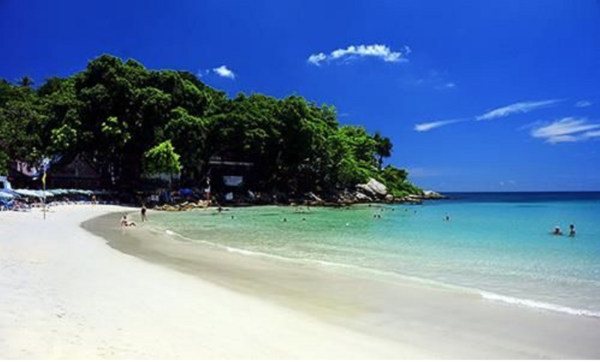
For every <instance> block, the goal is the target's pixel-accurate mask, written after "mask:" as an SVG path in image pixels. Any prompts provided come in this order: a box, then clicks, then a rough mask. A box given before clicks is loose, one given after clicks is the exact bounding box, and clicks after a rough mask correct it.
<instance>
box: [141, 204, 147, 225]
mask: <svg viewBox="0 0 600 362" xmlns="http://www.w3.org/2000/svg"><path fill="white" fill-rule="evenodd" d="M146 211H147V209H146V204H142V211H141V212H142V222H146V221H147V220H148V218H147V217H146Z"/></svg>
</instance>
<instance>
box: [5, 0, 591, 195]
mask: <svg viewBox="0 0 600 362" xmlns="http://www.w3.org/2000/svg"><path fill="white" fill-rule="evenodd" d="M0 17H1V21H0V77H2V78H6V79H8V80H11V81H14V80H16V79H18V78H20V77H21V76H24V75H29V76H31V77H33V78H34V79H35V80H36V81H37V82H42V81H43V79H45V78H47V77H49V76H53V75H59V76H67V75H70V74H72V73H74V72H77V71H79V70H81V69H83V68H84V67H85V64H86V62H87V61H88V60H90V59H92V58H94V57H96V56H98V55H100V54H102V53H111V54H114V55H117V56H120V57H123V58H135V59H137V60H139V61H141V62H142V63H143V64H144V65H146V66H147V67H149V68H160V69H163V68H170V69H186V70H190V71H193V72H195V73H197V74H199V75H201V76H202V80H203V81H204V82H206V83H208V84H210V85H211V86H214V87H216V88H220V89H223V90H225V91H227V92H228V93H229V94H231V95H234V94H236V93H237V92H260V93H265V94H269V95H274V96H277V97H283V96H286V95H290V94H300V95H303V96H305V97H307V98H308V99H310V100H312V101H315V102H317V103H327V104H333V105H335V106H336V107H337V109H338V112H339V119H340V121H341V122H342V123H344V124H362V125H365V126H366V127H367V129H368V130H369V131H371V132H374V131H381V132H382V133H384V134H385V135H388V136H389V137H390V138H392V140H393V142H394V145H395V147H394V156H393V157H392V158H391V159H390V160H389V161H390V162H391V163H394V164H396V165H399V166H402V167H407V168H408V169H409V170H410V171H411V175H412V176H411V178H412V179H413V180H414V181H415V182H416V183H417V184H419V185H422V186H424V187H425V188H432V189H437V190H442V191H465V190H474V191H517V190H600V1H597V0H563V1H554V0H527V1H517V0H502V1H492V0H490V1H478V0H472V1H467V0H455V1H441V0H440V1H423V0H420V1H410V2H409V1H324V0H321V1H312V0H308V1H227V0H220V1H160V2H159V1H123V0H121V1H114V0H104V1H28V0H18V1H17V0H0Z"/></svg>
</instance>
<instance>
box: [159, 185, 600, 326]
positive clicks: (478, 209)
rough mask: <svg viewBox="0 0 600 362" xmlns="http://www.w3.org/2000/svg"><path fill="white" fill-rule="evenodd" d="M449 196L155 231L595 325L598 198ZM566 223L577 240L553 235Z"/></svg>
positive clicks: (165, 220)
mask: <svg viewBox="0 0 600 362" xmlns="http://www.w3.org/2000/svg"><path fill="white" fill-rule="evenodd" d="M454 196H456V197H457V199H454V200H445V201H434V202H428V203H425V204H424V205H422V206H406V205H372V206H371V207H369V206H367V205H361V206H354V207H351V208H349V209H346V208H343V209H333V208H310V210H307V209H306V208H300V209H296V208H294V207H276V206H266V207H253V208H235V209H232V210H229V211H225V212H223V213H221V214H219V213H217V212H210V211H209V212H207V211H193V212H185V213H158V214H153V215H152V223H153V224H154V225H156V226H158V227H159V228H161V229H164V230H170V231H172V232H174V233H177V234H179V235H181V236H183V237H185V238H188V239H192V240H197V241H209V242H212V243H215V244H219V245H222V246H225V247H227V248H228V249H229V250H230V251H238V252H246V253H261V254H268V255H272V256H277V257H282V258H287V259H295V260H300V261H302V262H316V263H321V264H325V265H331V266H336V265H337V266H340V265H344V266H350V267H356V268H360V270H363V271H364V270H371V271H374V272H379V273H384V274H387V275H393V274H397V275H402V276H408V277H414V278H419V279H420V280H426V281H433V282H437V283H443V284H446V285H451V286H457V287H464V288H469V289H471V290H473V291H476V292H478V293H480V294H481V295H482V296H483V297H484V298H488V299H494V300H499V301H504V302H508V303H517V304H522V305H527V306H530V307H536V308H542V309H552V310H555V311H560V312H565V313H571V314H583V315H589V316H596V317H600V193H555V194H553V193H519V194H456V195H454ZM376 214H380V215H381V218H375V217H374V215H376ZM446 215H448V216H450V221H445V220H444V218H445V216H446ZM232 216H233V218H232ZM283 219H287V221H283ZM571 223H573V224H575V226H576V229H577V236H576V237H575V238H569V237H567V236H553V235H550V231H551V230H552V229H553V228H554V226H555V225H560V226H561V228H562V229H563V231H565V232H567V231H568V226H569V224H571Z"/></svg>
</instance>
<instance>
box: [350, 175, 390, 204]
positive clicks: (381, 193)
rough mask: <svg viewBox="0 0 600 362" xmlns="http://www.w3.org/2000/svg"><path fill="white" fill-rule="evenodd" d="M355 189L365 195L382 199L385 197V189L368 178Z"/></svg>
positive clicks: (377, 182) (379, 183)
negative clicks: (367, 180)
mask: <svg viewBox="0 0 600 362" xmlns="http://www.w3.org/2000/svg"><path fill="white" fill-rule="evenodd" d="M356 188H357V189H359V190H361V191H363V192H364V193H365V194H366V195H368V196H371V197H375V198H381V199H383V198H384V197H385V195H387V187H385V185H384V184H382V183H381V182H379V181H377V180H375V179H374V178H370V179H369V182H367V183H366V184H358V185H356Z"/></svg>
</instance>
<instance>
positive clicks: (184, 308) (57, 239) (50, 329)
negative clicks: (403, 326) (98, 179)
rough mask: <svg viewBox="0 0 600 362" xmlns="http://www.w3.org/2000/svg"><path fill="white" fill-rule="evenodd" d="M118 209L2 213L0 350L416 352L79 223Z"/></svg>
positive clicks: (56, 353)
mask: <svg viewBox="0 0 600 362" xmlns="http://www.w3.org/2000/svg"><path fill="white" fill-rule="evenodd" d="M119 210H123V211H125V210H126V209H124V208H119V207H111V206H62V207H56V208H54V210H53V212H52V213H50V214H49V215H48V219H47V220H46V221H44V220H43V219H42V213H41V212H39V211H33V212H31V213H8V212H5V213H0V305H1V306H2V307H1V308H0V358H2V359H17V358H19V359H21V358H31V359H37V358H45V359H55V358H69V359H73V358H111V359H122V358H202V359H204V358H210V359H221V358H350V359H354V358H420V357H431V355H429V354H428V353H426V351H421V350H418V349H416V348H411V347H409V346H407V345H401V344H399V343H397V342H394V343H392V342H390V341H387V340H384V339H379V338H375V337H369V336H367V335H365V334H361V333H357V332H353V331H350V330H347V329H344V328H341V327H337V326H333V325H330V324H326V323H323V322H320V321H318V320H316V319H313V318H311V317H309V316H307V315H305V314H301V313H297V312H295V311H292V310H289V309H285V308H282V307H279V306H276V305H273V304H271V303H269V302H265V301H262V300H259V299H258V298H255V297H251V296H246V295H242V294H240V293H237V292H233V291H230V290H227V289H225V288H222V287H219V286H215V285H214V284H210V283H208V282H204V281H202V280H201V279H199V278H195V277H192V276H187V275H185V274H182V273H179V272H176V271H173V270H170V269H168V268H164V267H161V266H158V265H154V264H151V263H148V262H145V261H142V260H140V259H137V258H134V257H131V256H128V255H126V254H122V253H120V252H119V251H117V250H114V249H112V248H110V247H108V246H107V245H106V241H105V240H103V239H101V238H99V237H96V236H94V235H91V234H90V233H88V232H86V231H85V230H83V229H81V228H80V227H79V224H80V223H81V222H82V221H84V220H87V219H90V218H92V217H95V216H98V215H101V214H103V213H107V212H114V211H119Z"/></svg>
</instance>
